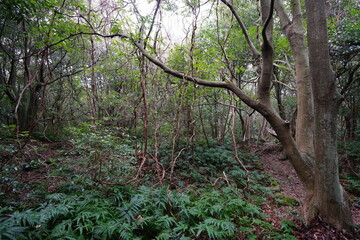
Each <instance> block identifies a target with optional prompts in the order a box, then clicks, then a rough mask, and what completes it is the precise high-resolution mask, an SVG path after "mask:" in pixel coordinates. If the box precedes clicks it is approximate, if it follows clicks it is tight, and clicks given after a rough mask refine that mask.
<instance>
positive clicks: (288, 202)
mask: <svg viewBox="0 0 360 240" xmlns="http://www.w3.org/2000/svg"><path fill="white" fill-rule="evenodd" d="M275 201H276V202H277V204H278V205H281V206H299V201H298V200H296V199H295V198H292V197H289V196H285V195H282V194H279V193H276V194H275Z"/></svg>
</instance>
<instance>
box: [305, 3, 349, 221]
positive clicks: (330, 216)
mask: <svg viewBox="0 0 360 240" xmlns="http://www.w3.org/2000/svg"><path fill="white" fill-rule="evenodd" d="M305 5H306V10H307V20H308V28H307V32H308V44H309V53H310V54H309V62H310V75H311V83H312V89H313V95H314V112H315V131H314V149H315V191H314V199H313V202H314V203H313V205H314V206H313V207H314V208H315V209H316V214H318V215H320V216H322V217H323V218H324V219H325V220H326V221H327V222H330V223H332V224H334V225H335V226H337V227H339V228H341V227H343V226H346V224H348V223H349V222H350V221H351V212H350V208H349V203H348V199H347V197H346V193H345V192H344V190H343V188H342V186H341V185H340V181H339V170H338V154H337V145H336V128H337V113H338V109H339V106H340V103H341V100H342V98H341V96H340V94H338V92H337V90H336V78H335V74H334V71H333V70H332V67H331V63H330V54H329V45H328V36H327V28H326V11H325V0H318V1H310V0H307V1H305Z"/></svg>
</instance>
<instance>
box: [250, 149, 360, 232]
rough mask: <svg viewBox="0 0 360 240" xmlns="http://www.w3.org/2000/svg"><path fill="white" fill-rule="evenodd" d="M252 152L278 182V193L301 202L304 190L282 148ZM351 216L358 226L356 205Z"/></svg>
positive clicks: (359, 221)
mask: <svg viewBox="0 0 360 240" xmlns="http://www.w3.org/2000/svg"><path fill="white" fill-rule="evenodd" d="M253 151H254V152H255V153H256V154H258V155H259V156H260V158H261V160H262V163H263V165H264V169H265V171H267V172H269V173H270V174H271V175H272V177H274V178H276V179H277V181H278V182H279V184H280V186H281V190H280V193H281V194H282V195H286V196H290V197H292V198H295V199H296V200H298V201H299V202H301V201H302V200H303V199H304V197H305V190H304V188H303V186H302V184H301V182H300V180H299V178H298V177H297V175H296V173H295V170H294V169H293V167H292V165H291V163H290V162H289V161H288V160H286V157H285V155H284V153H283V151H282V147H281V146H280V145H278V144H273V143H265V144H263V145H262V146H259V147H258V148H256V149H253ZM357 197H359V196H357ZM352 214H353V220H354V223H355V224H356V225H358V226H360V206H359V205H358V204H353V205H352Z"/></svg>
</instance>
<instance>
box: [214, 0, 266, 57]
mask: <svg viewBox="0 0 360 240" xmlns="http://www.w3.org/2000/svg"><path fill="white" fill-rule="evenodd" d="M221 1H222V2H223V3H224V4H225V5H226V6H227V7H228V8H229V9H230V11H231V13H232V14H233V15H234V17H235V18H236V20H237V22H238V23H239V25H240V28H241V30H242V32H243V34H244V37H245V39H246V41H247V43H248V45H249V47H250V49H251V52H252V54H253V58H254V59H255V60H257V59H259V58H260V53H259V52H258V50H257V49H256V48H255V46H254V44H253V43H252V41H251V39H250V37H249V34H248V33H247V29H246V27H245V25H244V23H243V21H242V20H241V18H240V16H239V14H238V12H237V11H236V10H235V7H234V5H232V4H231V3H229V2H228V1H227V0H221Z"/></svg>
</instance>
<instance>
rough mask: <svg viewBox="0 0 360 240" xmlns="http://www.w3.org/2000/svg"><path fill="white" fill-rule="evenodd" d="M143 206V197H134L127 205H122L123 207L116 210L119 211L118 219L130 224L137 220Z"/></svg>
mask: <svg viewBox="0 0 360 240" xmlns="http://www.w3.org/2000/svg"><path fill="white" fill-rule="evenodd" d="M143 205H144V198H143V196H141V195H135V196H134V197H133V198H131V200H130V202H129V203H124V206H123V207H120V208H117V209H118V210H119V211H121V214H120V218H121V219H125V220H126V222H127V223H128V224H131V223H132V222H134V221H135V219H136V218H137V216H138V214H139V212H140V210H141V208H142V206H143Z"/></svg>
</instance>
